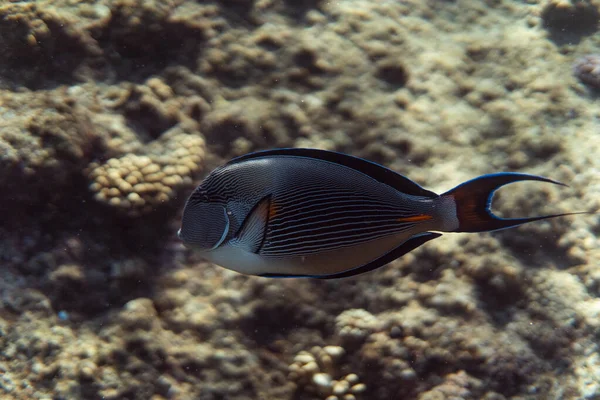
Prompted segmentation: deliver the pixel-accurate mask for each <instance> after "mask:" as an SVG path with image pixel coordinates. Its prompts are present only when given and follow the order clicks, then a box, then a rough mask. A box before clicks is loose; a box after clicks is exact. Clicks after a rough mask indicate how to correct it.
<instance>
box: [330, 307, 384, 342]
mask: <svg viewBox="0 0 600 400" xmlns="http://www.w3.org/2000/svg"><path fill="white" fill-rule="evenodd" d="M335 328H336V332H337V334H338V335H339V336H340V337H341V338H343V339H348V340H364V339H365V338H366V337H367V336H369V335H370V334H372V333H373V332H375V331H377V330H379V329H381V322H380V321H379V320H378V319H377V317H376V316H374V315H373V314H371V313H370V312H368V311H366V310H362V309H351V310H346V311H344V312H342V313H341V314H340V315H338V316H337V317H336V319H335Z"/></svg>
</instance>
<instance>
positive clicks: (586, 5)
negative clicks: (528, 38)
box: [541, 0, 600, 44]
mask: <svg viewBox="0 0 600 400" xmlns="http://www.w3.org/2000/svg"><path fill="white" fill-rule="evenodd" d="M541 17H542V21H543V26H544V28H546V29H547V30H548V32H549V33H550V37H551V38H552V40H554V41H556V42H558V43H561V44H562V43H568V42H572V41H579V40H580V39H581V38H582V37H584V36H587V35H591V34H593V33H594V32H596V30H597V29H598V20H599V18H600V11H598V4H597V3H596V2H595V1H593V0H548V1H547V3H546V5H545V6H544V8H543V10H542V15H541Z"/></svg>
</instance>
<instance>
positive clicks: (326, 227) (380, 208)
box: [261, 196, 419, 256]
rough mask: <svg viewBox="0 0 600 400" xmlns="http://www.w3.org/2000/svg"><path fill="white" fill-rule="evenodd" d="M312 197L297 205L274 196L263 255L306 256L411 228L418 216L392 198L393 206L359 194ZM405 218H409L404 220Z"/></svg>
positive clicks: (417, 213)
mask: <svg viewBox="0 0 600 400" xmlns="http://www.w3.org/2000/svg"><path fill="white" fill-rule="evenodd" d="M327 200H330V201H326V200H325V199H324V198H323V199H314V200H313V201H311V202H308V203H305V204H303V205H302V206H300V207H298V206H297V205H296V204H294V203H283V204H282V202H281V201H279V198H278V197H275V198H274V200H273V201H274V204H275V207H276V209H277V212H276V213H274V215H273V216H272V218H271V219H270V221H269V227H268V229H267V236H266V241H265V245H264V246H263V249H262V250H261V254H262V255H265V256H286V255H290V256H291V255H308V254H314V253H318V252H321V251H328V250H334V249H338V248H343V247H348V246H352V245H356V244H360V243H364V242H368V241H371V240H375V239H378V238H381V237H384V236H389V235H394V234H397V233H400V232H404V231H407V230H409V229H411V228H413V227H414V226H415V225H416V223H417V221H412V220H410V218H411V217H416V216H418V215H419V210H412V211H410V212H407V211H406V209H410V207H408V206H407V205H403V204H402V203H400V202H399V201H398V199H396V200H397V201H396V205H395V207H394V206H393V205H392V203H391V202H390V203H389V204H386V203H383V202H381V201H379V199H373V198H370V197H368V196H360V197H359V198H358V199H352V198H350V199H348V197H340V198H337V197H336V196H333V197H329V198H328V199H327ZM407 218H408V219H409V220H408V221H407Z"/></svg>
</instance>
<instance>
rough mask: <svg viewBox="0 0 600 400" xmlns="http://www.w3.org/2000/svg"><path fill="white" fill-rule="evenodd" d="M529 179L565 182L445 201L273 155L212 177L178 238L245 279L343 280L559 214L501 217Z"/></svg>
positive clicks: (380, 170)
mask: <svg viewBox="0 0 600 400" xmlns="http://www.w3.org/2000/svg"><path fill="white" fill-rule="evenodd" d="M522 180H536V181H543V182H550V183H555V184H560V183H559V182H555V181H552V180H550V179H547V178H543V177H540V176H535V175H527V174H520V173H499V174H490V175H483V176H481V177H479V178H476V179H473V180H471V181H468V182H465V183H463V184H462V185H459V186H457V187H456V188H454V189H452V190H450V191H448V192H446V193H444V194H442V195H437V194H435V193H433V192H431V191H429V190H426V189H424V188H422V187H421V186H419V185H418V184H416V183H415V182H413V181H411V180H410V179H408V178H406V177H404V176H402V175H400V174H398V173H396V172H394V171H392V170H390V169H388V168H385V167H383V166H381V165H378V164H375V163H372V162H370V161H367V160H364V159H361V158H357V157H353V156H349V155H345V154H341V153H336V152H330V151H324V150H315V149H277V150H268V151H262V152H256V153H251V154H248V155H245V156H242V157H238V158H236V159H234V160H232V161H230V162H229V163H227V164H225V165H224V166H222V167H219V168H217V169H216V170H214V171H213V172H212V173H210V174H209V175H208V176H207V177H206V178H205V180H204V181H203V182H202V183H201V184H200V185H199V186H198V187H197V188H196V189H195V190H194V192H193V193H192V194H191V196H190V197H189V199H188V201H187V203H186V205H185V208H184V212H183V218H182V225H181V229H180V230H179V232H178V236H179V238H180V239H181V240H182V241H183V242H184V244H185V245H186V246H188V247H191V248H193V249H196V250H198V251H201V252H202V253H203V256H204V257H205V258H206V259H207V260H208V261H211V262H213V263H215V264H218V265H221V266H222V267H225V268H228V269H231V270H234V271H238V272H241V273H245V274H251V275H259V276H268V277H312V278H323V279H329V278H341V277H346V276H352V275H356V274H359V273H363V272H366V271H370V270H373V269H375V268H378V267H380V266H382V265H385V264H387V263H389V262H391V261H393V260H394V259H396V258H398V257H401V256H402V255H404V254H406V253H407V252H409V251H411V250H414V249H415V248H417V247H419V246H420V245H422V244H423V243H425V242H427V241H429V240H432V239H435V238H437V237H439V236H441V233H439V232H482V231H491V230H497V229H504V228H509V227H512V226H517V225H520V224H523V223H527V222H532V221H536V220H540V219H545V218H552V217H556V216H559V215H549V216H542V217H532V218H518V219H500V218H497V217H495V216H494V215H493V214H492V213H491V211H490V203H491V198H492V196H493V193H494V191H495V190H496V189H498V188H499V187H501V186H503V185H505V184H508V183H512V182H516V181H522ZM562 215H565V214H562Z"/></svg>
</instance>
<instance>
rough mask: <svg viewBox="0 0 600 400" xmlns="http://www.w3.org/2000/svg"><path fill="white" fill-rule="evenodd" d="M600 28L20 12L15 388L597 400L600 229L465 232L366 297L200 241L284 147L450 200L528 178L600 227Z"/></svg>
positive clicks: (486, 8) (527, 193)
mask: <svg viewBox="0 0 600 400" xmlns="http://www.w3.org/2000/svg"><path fill="white" fill-rule="evenodd" d="M599 9H600V3H598V1H597V0H581V1H575V0H530V1H517V0H503V1H485V2H482V1H472V0H458V1H454V2H450V1H446V2H441V1H427V2H425V1H416V0H408V1H400V2H399V1H396V2H394V1H387V2H382V1H371V0H344V1H336V2H330V1H318V0H308V1H290V0H255V1H246V0H206V1H201V2H198V1H191V0H190V1H188V0H176V1H160V0H149V1H145V0H144V1H142V0H95V1H85V2H75V1H72V0H41V1H36V2H15V1H12V2H4V3H3V4H2V5H0V21H2V23H0V45H1V47H2V49H3V55H4V56H3V58H2V59H1V60H0V187H1V188H2V189H3V196H2V197H1V198H0V208H1V210H2V217H0V220H1V221H2V223H0V266H1V268H0V271H1V272H0V273H1V276H0V397H2V398H7V399H15V400H16V399H18V400H20V399H48V398H56V399H59V398H65V399H67V398H68V399H73V400H78V399H101V398H102V399H114V400H123V399H128V400H142V399H143V400H146V399H153V400H161V399H178V400H187V399H201V400H205V399H206V400H215V399H231V400H247V399H280V400H292V399H309V400H313V399H314V400H351V399H369V400H382V399H398V400H404V399H422V400H425V399H427V400H432V399H459V398H460V399H465V400H471V399H473V400H474V399H487V400H492V399H493V400H509V399H510V400H517V399H525V398H527V399H529V398H543V399H549V400H554V399H593V398H595V396H597V393H598V392H600V379H599V378H598V377H599V376H600V359H599V357H598V352H599V348H598V337H600V301H599V296H600V272H599V267H598V261H597V260H598V259H599V258H600V239H599V232H600V221H599V220H598V216H597V215H578V216H573V217H567V218H562V219H556V220H552V221H543V222H540V223H537V224H531V225H527V226H524V227H521V228H519V229H515V230H510V231H502V232H497V233H491V234H481V235H477V234H473V235H468V234H464V235H463V234H455V235H454V234H448V235H444V237H442V238H440V239H438V240H436V241H435V242H433V243H428V244H427V245H425V246H423V247H422V248H419V249H418V250H417V251H415V252H412V253H410V254H407V255H406V256H404V257H402V258H401V259H398V260H396V261H394V262H392V263H390V265H388V266H385V267H383V268H381V269H378V270H376V271H373V272H371V273H368V274H363V275H360V276H357V277H354V278H349V279H345V280H341V281H312V280H286V279H283V280H267V279H261V278H257V277H247V276H243V275H240V274H236V273H233V272H231V271H227V270H223V269H222V268H218V267H216V266H213V265H210V264H208V263H206V262H204V261H203V260H202V258H201V255H199V254H196V253H193V252H190V251H188V250H186V249H185V248H183V246H181V244H180V243H178V242H177V240H176V236H175V232H176V230H177V228H178V224H179V221H178V217H179V213H180V206H181V205H182V204H183V202H184V200H185V197H186V196H187V194H188V193H189V191H190V190H192V188H193V186H194V185H195V184H197V182H198V180H199V179H200V178H201V177H202V175H204V174H205V173H206V172H207V171H209V170H211V169H212V168H213V167H215V166H217V165H219V164H221V163H222V162H224V161H225V160H227V159H229V158H231V157H234V156H237V155H240V154H243V153H246V152H248V151H253V150H257V149H263V148H271V147H284V146H311V147H320V148H325V149H330V150H337V151H344V152H348V153H352V154H354V155H358V156H362V157H365V158H368V159H369V160H373V161H375V162H379V163H382V164H385V165H386V166H389V167H390V168H392V169H394V170H396V171H398V172H400V173H402V174H404V175H406V176H408V177H410V178H411V179H413V180H415V181H416V182H418V183H419V184H421V185H424V186H426V187H428V188H431V189H432V190H434V191H436V192H438V193H442V192H443V191H445V190H448V189H449V188H451V187H453V186H455V185H456V184H459V183H461V182H464V181H465V180H467V179H470V178H473V177H474V176H477V175H479V174H484V173H490V172H497V171H507V170H518V171H523V172H529V173H534V174H540V175H545V176H548V177H550V178H552V179H556V180H559V181H562V182H565V183H568V184H569V186H570V188H560V190H559V189H558V188H555V187H553V186H551V185H539V186H536V187H532V186H520V185H518V184H516V185H511V186H510V187H508V188H506V189H502V190H500V191H499V192H498V193H497V194H496V196H494V199H493V204H492V206H493V209H494V212H496V213H497V214H499V215H503V216H507V217H518V216H524V215H537V214H551V213H560V212H572V211H586V210H588V211H594V210H598V209H599V208H600V174H599V173H598V172H599V171H600V157H598V154H600V136H598V135H597V123H598V122H597V116H598V115H600V102H598V99H597V93H595V91H594V90H586V89H585V86H584V85H586V86H589V87H594V86H595V85H596V83H595V79H596V77H595V76H594V75H595V74H596V70H595V69H596V65H595V64H594V63H595V62H596V59H595V58H592V56H590V55H593V54H596V53H597V49H598V47H599V46H600V36H598V35H597V34H594V33H596V32H597V30H598V10H599ZM577 60H580V61H577ZM574 63H575V64H574ZM573 65H575V67H573Z"/></svg>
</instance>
